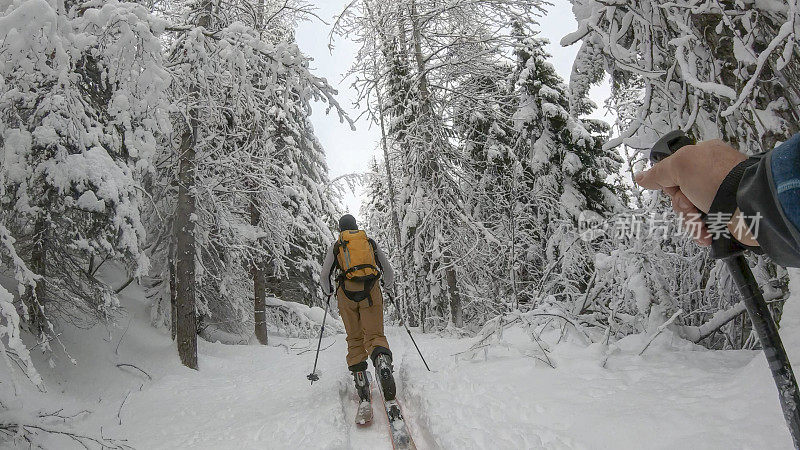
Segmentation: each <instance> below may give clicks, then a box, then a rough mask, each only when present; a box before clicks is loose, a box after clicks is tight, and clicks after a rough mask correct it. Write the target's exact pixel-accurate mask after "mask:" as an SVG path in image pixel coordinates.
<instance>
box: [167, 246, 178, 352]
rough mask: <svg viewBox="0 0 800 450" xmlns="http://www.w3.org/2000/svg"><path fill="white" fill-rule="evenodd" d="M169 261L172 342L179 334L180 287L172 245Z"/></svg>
mask: <svg viewBox="0 0 800 450" xmlns="http://www.w3.org/2000/svg"><path fill="white" fill-rule="evenodd" d="M167 261H168V262H169V304H170V316H169V320H170V335H171V336H172V340H173V341H174V340H175V339H176V338H177V332H178V287H177V280H176V278H177V276H176V272H177V270H176V268H175V245H174V244H170V246H169V256H168V259H167Z"/></svg>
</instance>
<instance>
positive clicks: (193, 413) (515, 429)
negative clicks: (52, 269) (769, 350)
mask: <svg viewBox="0 0 800 450" xmlns="http://www.w3.org/2000/svg"><path fill="white" fill-rule="evenodd" d="M797 278H798V280H800V277H797ZM798 284H800V282H795V285H798ZM799 287H800V286H799ZM126 293H127V294H128V296H126V298H125V299H124V301H125V305H126V308H127V310H128V314H129V315H128V317H125V318H123V319H122V320H120V325H119V326H118V327H116V328H112V329H106V328H104V327H95V328H94V329H92V330H89V331H75V330H70V331H69V332H65V333H64V335H63V336H62V338H63V339H64V342H65V344H66V345H67V348H68V349H69V350H70V353H71V354H72V356H73V357H75V359H76V360H77V361H78V364H77V365H76V366H72V365H71V364H69V363H68V362H67V361H66V358H65V356H64V355H61V354H59V353H58V351H56V356H55V358H54V359H55V363H56V364H58V365H60V366H61V367H62V368H63V369H64V370H63V371H61V372H59V373H57V375H54V374H53V372H50V371H46V370H42V372H43V374H45V375H46V380H45V381H46V383H47V385H48V388H49V389H48V390H49V393H48V394H46V395H44V394H40V393H36V392H33V391H32V390H31V391H30V392H26V393H25V395H26V404H30V403H33V404H37V402H38V405H39V407H40V408H41V409H42V410H53V409H54V406H56V405H57V408H60V407H62V406H63V407H64V413H65V414H70V413H73V412H78V411H81V410H83V409H86V410H88V411H90V412H91V414H88V415H85V416H83V418H81V419H79V420H77V421H76V422H75V423H74V425H72V426H73V427H74V429H75V430H76V431H81V432H85V433H94V434H97V432H98V430H99V428H100V427H101V426H102V428H103V435H104V436H106V437H118V438H126V439H128V444H130V445H132V446H133V447H135V448H141V449H175V448H181V449H183V448H192V449H229V448H230V449H369V450H381V449H391V448H392V447H391V441H390V437H389V432H388V428H387V424H386V422H387V419H386V415H385V412H384V411H383V410H382V405H381V404H380V401H379V399H380V396H379V394H377V392H375V394H377V397H376V398H375V399H374V401H373V410H374V419H373V423H372V425H371V426H369V427H365V428H362V427H358V426H356V425H355V423H354V415H355V410H356V406H357V405H356V401H355V390H354V388H353V386H352V380H351V377H350V375H349V372H347V368H346V363H345V361H344V354H345V350H346V343H345V340H344V336H342V335H336V336H331V337H326V338H324V339H323V341H324V342H323V343H322V348H323V349H324V348H326V347H327V346H328V345H329V344H331V341H335V342H334V343H333V345H332V346H331V347H330V348H328V349H326V350H324V351H323V352H322V353H321V354H320V360H319V368H320V370H319V371H320V373H321V376H320V380H319V381H318V382H316V383H314V385H313V386H311V385H310V384H309V382H308V380H306V378H305V377H306V375H307V374H308V372H309V371H310V370H311V366H312V365H313V362H314V349H315V348H316V339H286V338H280V337H275V336H271V337H270V346H267V347H261V346H257V345H244V346H228V345H223V344H212V343H208V342H203V341H200V342H199V361H200V371H193V370H189V369H186V368H184V367H182V366H181V365H180V364H179V362H178V361H177V356H176V354H175V350H174V346H173V343H172V342H171V341H170V339H169V336H168V335H167V334H166V333H164V331H163V330H157V329H154V328H153V327H151V326H150V324H149V313H148V309H147V306H146V305H145V304H144V302H143V301H141V300H140V299H141V298H142V293H141V291H140V290H139V289H138V288H137V287H132V288H130V289H129V290H127V291H126ZM795 298H797V297H795ZM798 300H800V299H798ZM789 304H790V302H787V305H789ZM796 304H797V306H794V305H795V304H792V305H793V306H792V308H794V309H797V310H798V311H800V302H796ZM792 308H790V307H787V308H786V310H785V312H784V321H785V322H784V323H785V328H784V329H790V328H789V325H791V327H798V329H799V332H798V333H795V334H790V333H787V334H790V336H788V337H787V338H786V339H785V341H786V346H787V349H789V354H790V356H800V355H798V352H800V314H798V313H795V311H794V309H792ZM129 318H132V319H131V326H130V329H129V330H128V331H127V333H126V334H125V338H124V339H123V342H122V343H121V344H120V345H119V353H118V354H116V353H115V348H116V347H117V344H118V343H119V339H120V336H122V335H123V333H124V330H125V328H126V325H127V323H128V320H129ZM387 331H388V333H387V334H388V337H389V342H390V345H391V347H392V349H393V351H394V353H395V367H396V377H397V382H398V392H399V399H400V401H401V403H402V406H403V413H404V416H405V418H406V420H407V422H408V425H409V429H410V430H411V434H412V436H413V438H414V440H415V443H416V445H417V447H418V448H419V449H420V450H424V449H438V448H442V449H473V448H493V449H517V448H526V449H539V448H543V449H608V448H613V449H643V448H645V449H678V448H680V449H683V448H692V449H790V448H792V447H791V441H790V439H789V435H788V431H787V430H786V427H785V425H784V422H783V418H782V416H781V413H780V408H779V406H778V401H777V398H776V392H775V387H774V385H773V383H772V379H771V377H770V374H769V371H768V369H767V365H766V361H765V360H764V357H763V356H762V355H761V354H760V353H759V352H753V351H727V352H721V351H707V350H703V349H700V348H698V347H694V346H692V345H690V344H686V343H685V342H681V341H678V340H677V339H676V338H674V337H673V336H672V335H671V333H670V332H668V331H665V332H664V333H663V336H660V337H659V338H658V339H656V340H655V341H654V343H653V345H651V347H650V348H649V349H648V351H647V352H646V353H645V354H644V356H641V357H640V356H637V353H638V350H639V349H640V348H641V346H642V345H643V344H644V343H645V342H646V340H647V336H631V337H629V338H626V339H625V340H623V341H620V342H619V343H618V345H619V346H620V348H621V351H620V352H617V353H615V354H613V355H612V356H611V357H610V358H609V359H608V363H607V366H606V368H602V367H600V363H599V361H600V360H601V352H600V351H599V348H598V347H589V348H585V347H581V346H578V345H575V344H561V345H559V346H556V347H554V350H553V352H552V353H551V355H550V356H551V358H552V359H553V361H554V362H555V364H556V366H557V369H551V368H549V367H547V366H544V365H541V364H538V363H536V360H535V359H533V358H530V357H527V356H525V353H526V349H525V345H531V346H532V345H533V344H532V343H530V341H529V340H526V339H527V337H526V336H524V333H522V332H520V333H519V336H515V335H514V332H508V333H506V334H505V335H504V339H506V340H507V341H509V342H512V343H513V344H514V345H512V346H507V347H492V348H490V349H489V350H488V352H487V353H486V355H485V356H484V355H483V354H481V355H480V356H479V357H477V358H475V359H473V360H460V361H456V360H455V358H454V357H453V356H451V355H453V354H455V353H457V352H460V351H463V350H464V349H465V348H466V347H467V346H468V345H469V340H466V339H454V338H448V337H441V336H437V335H432V334H427V335H423V334H420V333H416V334H415V336H416V338H417V341H418V343H419V346H420V348H421V350H422V351H423V353H424V354H425V357H426V359H427V360H428V361H429V363H430V364H431V368H432V369H433V370H434V371H433V372H428V371H426V370H425V367H424V366H423V364H422V362H421V360H420V359H419V356H418V355H417V354H416V351H415V349H414V347H413V345H412V344H411V342H410V341H409V340H408V336H407V335H406V334H405V332H404V330H402V329H401V328H395V327H390V328H388V330H387ZM526 342H527V344H526ZM301 350H306V351H305V352H304V353H302V354H300V355H298V354H297V353H299V352H300V351H301ZM37 357H38V358H40V360H37V361H36V363H37V365H38V366H39V367H44V364H46V361H42V360H41V354H40V353H39V352H37ZM119 363H129V364H134V365H136V366H137V367H139V368H141V369H143V370H145V371H146V372H147V373H148V374H150V375H151V376H152V377H153V379H152V381H151V380H148V379H147V378H146V377H145V376H143V375H142V374H141V373H138V372H137V371H136V370H128V369H120V368H117V366H116V365H117V364H119ZM796 366H799V365H798V364H796ZM4 370H6V369H3V368H0V379H2V378H3V377H5V376H6V375H7V374H6V372H4ZM370 370H371V371H372V370H373V369H372V368H371V367H370ZM126 397H127V398H126ZM118 415H119V418H118ZM120 421H121V422H122V425H120V424H119V422H120ZM70 445H71V444H70V443H69V442H65V441H63V440H62V441H57V442H54V445H53V447H54V448H66V449H69V448H74V447H70ZM0 446H2V444H0Z"/></svg>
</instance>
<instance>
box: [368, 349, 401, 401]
mask: <svg viewBox="0 0 800 450" xmlns="http://www.w3.org/2000/svg"><path fill="white" fill-rule="evenodd" d="M372 364H373V366H375V373H376V375H377V377H378V380H379V381H380V386H381V389H382V390H383V399H384V400H385V401H387V402H388V401H391V400H394V397H395V394H396V391H397V387H396V386H395V384H394V377H393V376H392V370H393V368H392V356H391V355H389V354H387V353H378V354H375V355H374V358H373V360H372Z"/></svg>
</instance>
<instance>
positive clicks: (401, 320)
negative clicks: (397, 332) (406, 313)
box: [386, 289, 431, 372]
mask: <svg viewBox="0 0 800 450" xmlns="http://www.w3.org/2000/svg"><path fill="white" fill-rule="evenodd" d="M386 295H387V296H388V297H389V301H390V302H392V305H394V309H396V310H397V316H398V317H400V322H401V323H402V324H403V328H405V329H406V333H408V337H410V338H411V342H412V343H413V344H414V348H416V349H417V353H419V357H420V358H422V363H423V364H425V368H426V369H428V372H430V371H431V368H430V367H428V362H427V361H425V357H424V356H422V352H421V351H420V349H419V346H418V345H417V341H415V340H414V336H412V335H411V330H409V329H408V325H406V321H405V320H404V319H403V316H402V315H401V314H400V308H398V307H397V303H395V302H394V296H393V295H392V294H391V292H389V290H388V289H387V290H386Z"/></svg>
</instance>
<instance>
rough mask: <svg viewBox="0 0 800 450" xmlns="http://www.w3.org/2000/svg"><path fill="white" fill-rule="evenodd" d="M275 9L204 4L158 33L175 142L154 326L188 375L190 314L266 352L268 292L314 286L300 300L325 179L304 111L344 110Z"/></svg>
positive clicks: (320, 232) (165, 188)
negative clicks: (168, 328)
mask: <svg viewBox="0 0 800 450" xmlns="http://www.w3.org/2000/svg"><path fill="white" fill-rule="evenodd" d="M282 5H283V3H282V2H275V3H274V4H273V3H269V4H267V3H264V2H249V1H244V0H243V1H216V0H207V1H201V2H194V1H187V2H176V3H175V5H174V8H173V9H172V10H171V11H172V12H173V13H174V17H171V19H173V20H175V21H177V20H183V21H184V22H183V23H182V24H181V23H177V24H175V25H172V26H170V27H169V28H168V31H169V32H170V37H171V39H170V41H169V42H170V48H169V49H168V52H167V54H168V55H169V64H168V66H169V68H170V71H171V74H172V78H173V83H172V85H171V86H170V93H169V94H170V99H171V102H172V105H173V106H172V110H173V111H174V113H173V122H174V129H175V130H176V132H175V133H174V134H172V135H170V136H167V137H166V139H165V141H164V143H163V146H162V155H161V157H160V158H159V161H163V165H162V166H161V173H159V175H158V176H157V179H156V180H155V181H154V184H155V185H158V186H159V188H158V189H157V190H158V192H160V198H159V199H158V201H159V203H158V205H157V207H156V209H155V210H153V211H152V212H151V214H149V217H151V219H152V220H151V222H152V223H153V224H154V228H155V229H159V230H160V233H161V234H162V235H163V236H164V237H163V238H160V237H159V236H158V235H156V234H154V235H153V236H152V239H153V242H157V243H158V244H159V246H158V247H154V248H153V251H154V252H156V253H158V255H159V258H158V259H159V260H160V261H159V263H158V269H159V272H158V273H156V274H154V275H155V280H154V281H155V283H154V284H155V286H156V287H157V288H158V289H157V290H156V291H157V292H158V294H157V295H158V296H159V299H160V300H159V301H158V302H157V303H156V309H155V319H156V322H162V323H163V322H166V321H167V320H170V318H171V320H170V321H171V323H172V325H173V329H174V330H176V331H177V333H176V338H177V340H178V346H179V349H182V350H181V351H180V353H181V355H182V358H184V357H186V358H188V359H184V361H185V363H187V365H189V366H196V361H193V360H192V355H194V354H195V351H194V347H195V344H194V343H193V342H194V340H195V337H194V336H195V335H196V332H195V330H196V328H197V325H194V324H193V322H194V320H195V316H199V317H201V320H202V324H201V328H200V331H202V329H203V327H207V326H216V327H221V328H223V329H224V330H227V331H236V332H239V331H242V330H243V328H244V327H245V326H246V325H247V324H251V323H253V322H255V327H256V332H257V337H258V339H259V340H260V341H261V342H262V343H266V324H265V323H264V308H265V306H264V303H263V302H264V298H265V296H266V290H267V289H268V287H267V286H268V284H269V285H271V286H274V284H273V283H269V281H270V280H271V279H274V278H283V277H285V276H287V274H288V272H287V270H288V269H291V270H292V275H297V276H300V275H305V276H308V277H311V278H310V279H311V280H312V281H307V282H304V283H302V285H303V286H304V288H305V289H306V291H307V292H308V291H310V284H311V282H313V280H314V278H313V276H314V275H313V273H314V272H316V271H315V268H314V267H313V266H311V267H309V261H310V260H317V259H319V258H321V256H322V253H323V250H322V249H321V248H322V244H321V242H322V241H325V242H327V241H328V240H329V236H330V235H329V231H328V230H329V228H328V227H329V225H330V216H331V213H330V208H331V204H332V202H330V201H329V200H330V197H329V196H328V195H327V194H326V189H327V186H326V181H327V180H326V178H327V173H326V172H327V168H326V167H325V165H324V162H323V161H322V153H321V147H320V145H319V143H318V142H316V139H315V138H314V136H313V131H312V129H311V127H310V125H309V123H308V115H309V114H310V113H311V109H310V102H311V101H312V100H313V99H320V100H323V101H326V102H327V103H329V104H330V105H331V107H333V108H335V109H337V111H338V112H339V113H340V114H341V110H340V109H339V108H338V105H337V104H336V102H335V100H334V99H333V93H334V92H333V90H332V89H331V88H330V87H329V86H328V84H327V82H326V81H325V80H324V79H321V78H319V77H316V76H314V75H313V74H311V73H310V72H309V70H308V60H307V58H306V57H305V56H304V55H303V54H302V53H301V52H300V50H299V48H298V47H297V45H296V43H295V42H294V39H293V37H292V34H291V32H290V30H291V27H290V26H289V25H290V24H291V21H289V22H285V21H283V20H284V19H282V16H281V15H280V14H278V13H279V12H281V11H283V10H284V8H283V6H282ZM253 11H260V12H259V13H258V14H255V15H253V14H251V12H253ZM273 20H274V21H276V22H275V23H274V24H273V23H272V22H269V23H267V22H266V21H273ZM273 25H275V28H270V26H273ZM261 30H270V32H269V33H267V32H266V31H263V32H262V31H261ZM276 30H277V31H276ZM326 208H328V209H326ZM162 219H163V220H164V222H162ZM171 258H172V259H173V260H174V261H170V259H171ZM172 271H174V272H172ZM248 274H251V275H252V276H253V277H254V280H253V283H252V285H251V286H252V288H251V287H249V286H248V285H247V282H246V280H247V277H248ZM253 289H255V290H256V291H255V293H254V291H253ZM253 299H255V303H253V301H254V300H253ZM167 300H168V301H167ZM173 305H174V306H173ZM167 312H169V314H167Z"/></svg>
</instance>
